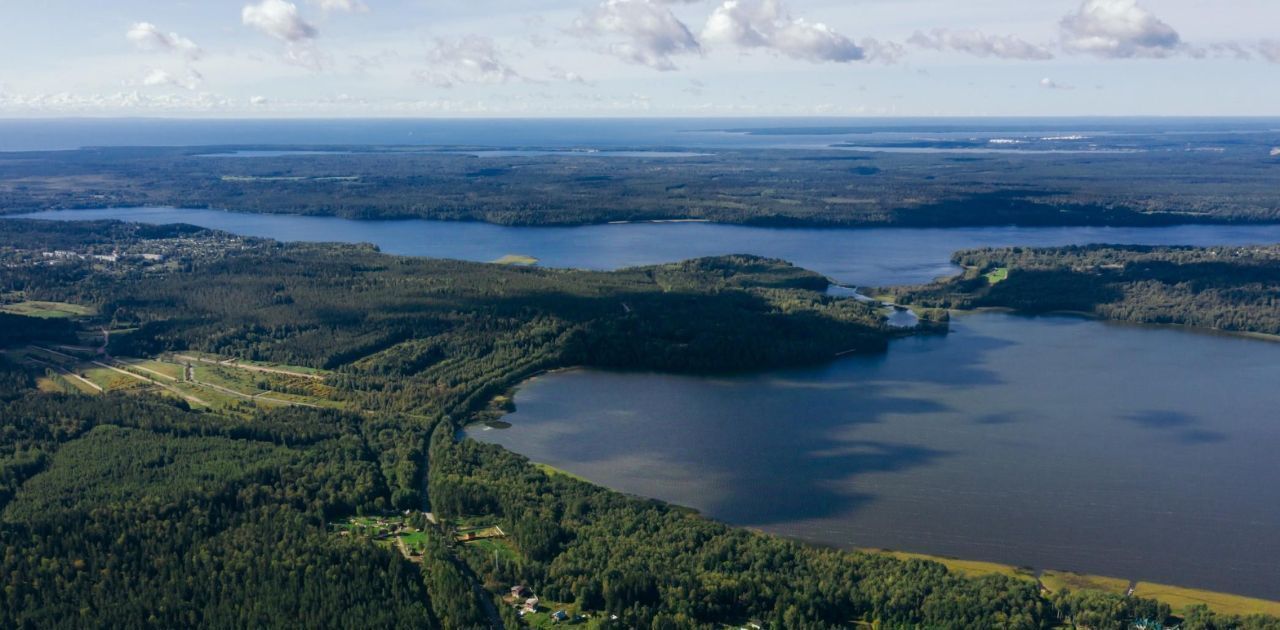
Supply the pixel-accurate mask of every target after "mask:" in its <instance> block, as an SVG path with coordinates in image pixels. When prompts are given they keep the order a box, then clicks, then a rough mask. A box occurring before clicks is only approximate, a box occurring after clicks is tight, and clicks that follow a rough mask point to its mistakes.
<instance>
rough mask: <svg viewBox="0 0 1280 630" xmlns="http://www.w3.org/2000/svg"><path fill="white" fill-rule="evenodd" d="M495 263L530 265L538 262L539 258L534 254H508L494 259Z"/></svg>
mask: <svg viewBox="0 0 1280 630" xmlns="http://www.w3.org/2000/svg"><path fill="white" fill-rule="evenodd" d="M493 263H494V264H495V265H516V266H522V267H529V266H532V265H536V264H538V259H537V258H534V257H533V256H525V255H522V254H507V255H506V256H503V257H502V258H499V259H497V260H495V261H493Z"/></svg>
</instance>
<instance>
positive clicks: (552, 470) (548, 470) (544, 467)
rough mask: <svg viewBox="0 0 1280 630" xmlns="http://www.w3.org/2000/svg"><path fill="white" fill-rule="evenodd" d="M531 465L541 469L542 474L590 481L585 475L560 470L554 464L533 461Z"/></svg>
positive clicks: (585, 481)
mask: <svg viewBox="0 0 1280 630" xmlns="http://www.w3.org/2000/svg"><path fill="white" fill-rule="evenodd" d="M533 465H534V466H535V467H537V469H538V470H541V471H542V472H543V474H545V475H547V476H548V477H555V476H557V475H558V476H561V477H568V478H570V479H574V480H577V481H581V482H583V483H591V480H590V479H587V478H585V477H579V476H578V475H575V474H573V473H571V472H569V471H567V470H560V469H559V468H556V467H555V466H552V465H550V464H539V463H537V462H534V463H533Z"/></svg>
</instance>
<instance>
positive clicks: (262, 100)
mask: <svg viewBox="0 0 1280 630" xmlns="http://www.w3.org/2000/svg"><path fill="white" fill-rule="evenodd" d="M0 58H2V59H4V63H3V64H0V116H6V117H23V116H66V115H93V116H98V115H101V116H120V115H128V116H190V117H199V116H210V117H214V116H216V117H273V116H317V117H320V116H339V117H341V116H362V117H378V116H735V115H743V116H761V115H789V116H806V115H822V116H841V115H847V116H858V115H867V116H895V115H897V116H932V115H949V116H963V115H973V116H1007V115H1030V116H1036V115H1042V116H1048V115H1257V116H1268V115H1277V114H1280V107H1277V103H1280V2H1276V1H1275V0H965V1H961V0H520V1H519V2H512V1H510V0H505V1H498V0H470V1H459V0H239V1H234V0H199V1H196V0H187V1H181V0H176V1H175V0H113V1H112V2H109V3H108V2H97V1H93V2H90V1H87V0H79V1H71V0H42V2H39V3H34V2H17V1H9V2H4V3H3V6H0Z"/></svg>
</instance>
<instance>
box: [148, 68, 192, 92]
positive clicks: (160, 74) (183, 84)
mask: <svg viewBox="0 0 1280 630" xmlns="http://www.w3.org/2000/svg"><path fill="white" fill-rule="evenodd" d="M203 80H204V77H202V76H200V73H199V72H196V71H195V70H192V69H189V68H188V69H187V74H186V75H185V76H181V77H180V76H176V75H173V74H171V73H169V71H167V70H162V69H160V68H153V69H151V70H148V71H147V74H146V75H145V76H143V77H142V81H141V83H142V85H143V86H145V87H160V86H173V87H180V88H183V89H186V90H194V89H196V88H198V87H200V83H201V81H203Z"/></svg>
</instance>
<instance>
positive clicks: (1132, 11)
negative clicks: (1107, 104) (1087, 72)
mask: <svg viewBox="0 0 1280 630" xmlns="http://www.w3.org/2000/svg"><path fill="white" fill-rule="evenodd" d="M1060 26H1061V30H1062V43H1063V46H1064V47H1065V48H1066V49H1067V50H1070V51H1073V52H1081V53H1089V54H1093V55H1097V56H1099V57H1107V58H1125V57H1167V56H1169V55H1171V54H1174V53H1176V52H1178V51H1179V50H1180V49H1182V48H1183V43H1182V37H1181V36H1180V35H1178V31H1176V30H1174V28H1173V27H1172V26H1169V25H1168V24H1166V23H1164V22H1163V21H1161V20H1160V19H1159V18H1157V17H1156V16H1155V14H1153V13H1151V12H1150V11H1148V10H1147V9H1145V8H1144V7H1142V6H1140V5H1139V4H1138V2H1137V0H1084V3H1083V4H1081V5H1080V8H1079V9H1077V10H1076V11H1074V12H1072V13H1070V14H1068V15H1067V16H1066V17H1064V18H1062V22H1061V23H1060Z"/></svg>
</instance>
